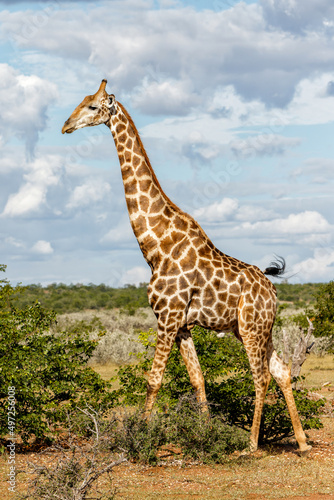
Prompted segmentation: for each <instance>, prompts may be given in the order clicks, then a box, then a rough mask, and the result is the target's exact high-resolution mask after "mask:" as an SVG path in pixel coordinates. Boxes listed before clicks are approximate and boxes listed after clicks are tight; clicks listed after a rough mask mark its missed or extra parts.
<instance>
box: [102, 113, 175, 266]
mask: <svg viewBox="0 0 334 500" xmlns="http://www.w3.org/2000/svg"><path fill="white" fill-rule="evenodd" d="M117 108H118V110H117V113H116V114H115V115H114V116H112V117H111V119H110V123H108V124H107V125H108V126H109V128H110V130H111V133H112V135H113V137H114V140H115V145H116V149H117V154H118V158H119V162H120V166H121V171H122V178H123V184H124V191H125V199H126V203H127V207H128V212H129V217H130V222H131V225H132V229H133V232H134V234H135V236H136V238H137V240H138V243H139V245H140V248H141V250H142V252H143V255H144V257H145V259H146V260H147V262H148V263H149V264H150V265H151V266H152V265H153V264H154V259H155V258H156V256H157V255H156V253H157V248H158V243H159V239H161V237H162V236H163V234H165V233H166V231H167V230H168V226H169V223H170V219H171V217H172V215H173V214H174V213H175V210H176V211H178V210H179V209H178V208H177V207H176V206H175V205H174V204H173V203H172V202H171V201H170V200H169V198H168V197H167V196H166V194H165V193H164V192H163V190H162V188H161V186H160V184H159V181H158V179H157V178H156V176H155V173H154V171H153V169H152V166H151V164H150V161H149V159H148V156H147V153H146V151H145V149H144V146H143V144H142V141H141V139H140V137H139V134H138V131H137V129H136V127H135V125H134V123H133V121H132V118H131V117H130V115H129V114H128V112H127V111H126V110H125V109H124V107H123V106H122V105H121V104H120V103H117Z"/></svg>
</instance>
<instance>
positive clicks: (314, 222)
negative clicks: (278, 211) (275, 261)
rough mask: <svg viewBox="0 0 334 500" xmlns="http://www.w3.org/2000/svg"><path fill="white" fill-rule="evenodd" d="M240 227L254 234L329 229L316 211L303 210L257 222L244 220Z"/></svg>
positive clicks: (288, 233) (303, 232) (267, 234)
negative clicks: (283, 216) (284, 216)
mask: <svg viewBox="0 0 334 500" xmlns="http://www.w3.org/2000/svg"><path fill="white" fill-rule="evenodd" d="M241 227H242V229H244V230H245V231H248V232H250V233H253V234H254V235H265V236H273V235H276V236H279V235H285V236H288V235H304V234H312V233H326V232H328V231H330V230H331V225H330V224H329V223H328V221H327V220H326V219H325V218H324V217H323V216H322V215H321V214H320V213H319V212H316V211H310V210H308V211H305V212H300V213H296V214H290V215H288V216H287V217H286V218H279V219H273V220H268V221H259V222H254V223H250V222H244V223H243V224H242V226H241Z"/></svg>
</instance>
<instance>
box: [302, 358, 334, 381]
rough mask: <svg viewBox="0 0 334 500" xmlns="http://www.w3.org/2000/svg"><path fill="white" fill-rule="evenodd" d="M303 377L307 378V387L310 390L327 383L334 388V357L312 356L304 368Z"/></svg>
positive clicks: (307, 359)
mask: <svg viewBox="0 0 334 500" xmlns="http://www.w3.org/2000/svg"><path fill="white" fill-rule="evenodd" d="M301 375H304V376H305V377H306V380H305V385H306V387H308V388H313V387H315V388H317V387H321V386H322V385H323V384H325V383H327V382H329V383H330V384H331V386H332V387H333V388H334V355H333V354H326V355H324V356H315V355H314V354H310V355H309V356H308V357H307V358H306V361H305V363H304V364H303V366H302V370H301Z"/></svg>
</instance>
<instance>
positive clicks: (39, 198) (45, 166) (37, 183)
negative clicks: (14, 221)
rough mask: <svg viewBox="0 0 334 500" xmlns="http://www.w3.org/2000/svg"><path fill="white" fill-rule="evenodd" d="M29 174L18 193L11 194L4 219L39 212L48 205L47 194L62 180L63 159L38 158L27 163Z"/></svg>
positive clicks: (4, 212)
mask: <svg viewBox="0 0 334 500" xmlns="http://www.w3.org/2000/svg"><path fill="white" fill-rule="evenodd" d="M25 168H26V169H27V170H29V171H28V173H26V174H24V175H23V179H24V184H23V185H21V187H20V188H19V190H18V192H17V193H14V194H10V195H9V197H8V200H7V203H6V206H5V208H4V210H3V213H2V217H21V216H26V215H28V214H30V213H36V212H38V211H39V210H40V209H41V207H42V206H43V205H45V204H46V201H47V200H46V198H47V192H48V189H49V188H50V187H51V186H56V185H57V184H58V183H59V182H60V179H61V174H62V165H61V159H60V158H59V157H57V156H51V155H48V156H44V157H38V158H36V159H35V160H34V161H33V162H31V163H27V164H26V165H25Z"/></svg>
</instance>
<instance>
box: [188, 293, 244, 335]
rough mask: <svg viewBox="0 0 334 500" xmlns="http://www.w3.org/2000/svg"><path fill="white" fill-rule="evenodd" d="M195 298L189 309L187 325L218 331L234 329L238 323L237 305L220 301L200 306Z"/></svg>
mask: <svg viewBox="0 0 334 500" xmlns="http://www.w3.org/2000/svg"><path fill="white" fill-rule="evenodd" d="M197 302H198V301H197V300H196V299H195V300H193V301H192V303H191V304H190V307H189V309H188V311H187V326H188V327H191V326H192V325H198V326H201V327H203V328H208V329H210V330H215V331H216V332H229V331H234V330H235V329H236V326H237V324H238V313H237V307H234V308H230V307H228V305H227V304H224V303H218V304H215V305H214V306H212V307H203V306H202V307H198V305H199V304H197Z"/></svg>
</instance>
